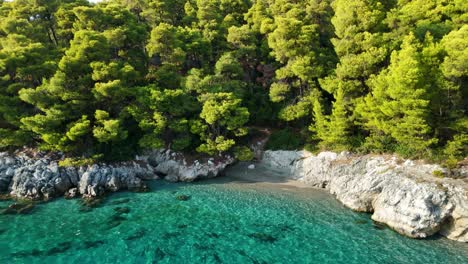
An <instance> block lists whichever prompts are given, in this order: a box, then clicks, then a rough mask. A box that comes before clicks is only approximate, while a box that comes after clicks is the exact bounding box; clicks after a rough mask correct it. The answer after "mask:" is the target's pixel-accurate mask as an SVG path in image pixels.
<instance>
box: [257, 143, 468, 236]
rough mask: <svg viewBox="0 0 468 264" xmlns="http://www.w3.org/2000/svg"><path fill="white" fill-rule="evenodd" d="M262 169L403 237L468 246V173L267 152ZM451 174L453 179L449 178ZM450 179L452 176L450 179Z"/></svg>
mask: <svg viewBox="0 0 468 264" xmlns="http://www.w3.org/2000/svg"><path fill="white" fill-rule="evenodd" d="M262 165H263V166H266V167H268V168H271V169H273V170H278V171H281V172H282V174H283V175H288V177H289V178H291V179H294V180H297V181H300V182H303V183H305V184H306V185H309V186H314V187H318V188H323V189H326V190H328V191H329V192H330V193H331V194H332V195H334V196H335V197H336V198H337V199H338V200H339V201H340V202H341V203H343V204H344V205H345V206H347V207H349V208H350V209H352V210H355V211H360V212H367V213H371V214H372V219H373V220H374V221H376V222H379V223H383V224H386V225H387V226H389V227H390V228H392V229H394V230H395V231H397V232H398V233H400V234H403V235H406V236H408V237H412V238H425V237H429V236H432V235H434V234H437V233H439V234H441V235H443V236H445V237H447V238H449V239H452V240H456V241H460V242H468V169H467V168H466V167H464V168H463V167H462V168H460V169H458V170H455V171H452V172H449V171H447V170H446V169H444V168H442V167H440V166H439V165H432V164H425V163H423V162H417V161H411V160H402V159H399V158H397V157H395V156H385V155H364V156H362V155H360V156H359V155H352V154H350V153H344V152H343V153H341V154H337V153H333V152H322V153H319V154H318V155H313V154H312V153H310V152H307V151H266V152H265V153H264V155H263V160H262ZM450 173H452V175H449V174H450ZM447 176H450V177H447Z"/></svg>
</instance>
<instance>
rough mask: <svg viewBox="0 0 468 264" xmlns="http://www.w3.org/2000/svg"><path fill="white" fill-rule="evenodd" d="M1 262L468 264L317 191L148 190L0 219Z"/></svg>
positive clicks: (154, 186)
mask: <svg viewBox="0 0 468 264" xmlns="http://www.w3.org/2000/svg"><path fill="white" fill-rule="evenodd" d="M180 195H185V196H186V197H180ZM178 196H179V198H188V200H186V201H182V200H178V199H177V197H178ZM8 203H11V202H5V201H3V202H0V207H6V206H7V205H8ZM0 263H360V264H361V263H379V264H383V263H425V264H426V263H468V245H467V244H463V243H457V242H452V241H449V240H447V239H443V238H435V239H430V240H414V239H409V238H405V237H403V236H400V235H398V234H396V233H395V232H393V231H391V230H389V229H385V228H383V229H382V227H380V226H375V225H374V224H373V223H372V221H371V220H370V217H369V215H367V214H360V213H354V212H352V211H350V210H348V209H346V208H344V207H343V206H342V205H340V204H339V203H338V202H337V201H335V200H334V199H333V198H332V197H331V196H329V195H328V194H326V193H324V192H322V191H320V190H314V189H301V188H294V187H290V186H281V185H279V184H260V183H256V184H252V183H245V182H244V183H242V182H239V181H232V180H229V179H216V180H212V181H208V182H200V183H195V184H172V183H165V182H162V181H157V182H153V183H151V192H148V193H127V192H122V193H116V194H113V195H110V196H109V197H108V198H107V199H106V200H105V201H104V202H103V203H102V204H101V205H100V206H99V207H97V208H94V209H92V210H91V211H86V210H83V207H82V206H81V204H80V201H79V200H71V201H67V200H64V199H57V200H54V201H52V202H49V203H44V204H40V205H38V206H36V208H35V209H34V211H33V212H32V213H31V214H28V215H19V216H18V215H0Z"/></svg>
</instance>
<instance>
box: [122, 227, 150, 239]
mask: <svg viewBox="0 0 468 264" xmlns="http://www.w3.org/2000/svg"><path fill="white" fill-rule="evenodd" d="M145 234H146V231H145V230H143V229H141V230H137V231H136V232H135V233H133V234H131V235H129V236H127V237H126V238H125V240H136V239H140V238H142V237H144V236H145Z"/></svg>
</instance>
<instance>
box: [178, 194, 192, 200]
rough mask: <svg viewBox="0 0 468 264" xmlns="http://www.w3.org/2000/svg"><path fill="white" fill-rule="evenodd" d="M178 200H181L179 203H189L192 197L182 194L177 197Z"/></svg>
mask: <svg viewBox="0 0 468 264" xmlns="http://www.w3.org/2000/svg"><path fill="white" fill-rule="evenodd" d="M176 199H177V200H179V201H188V200H190V196H188V195H184V194H180V195H177V196H176Z"/></svg>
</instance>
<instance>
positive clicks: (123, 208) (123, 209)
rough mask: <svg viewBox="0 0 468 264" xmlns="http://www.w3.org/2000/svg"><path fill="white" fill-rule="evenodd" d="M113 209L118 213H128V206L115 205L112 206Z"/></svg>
mask: <svg viewBox="0 0 468 264" xmlns="http://www.w3.org/2000/svg"><path fill="white" fill-rule="evenodd" d="M114 211H115V212H116V213H118V214H128V213H130V208H129V207H116V208H114Z"/></svg>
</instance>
